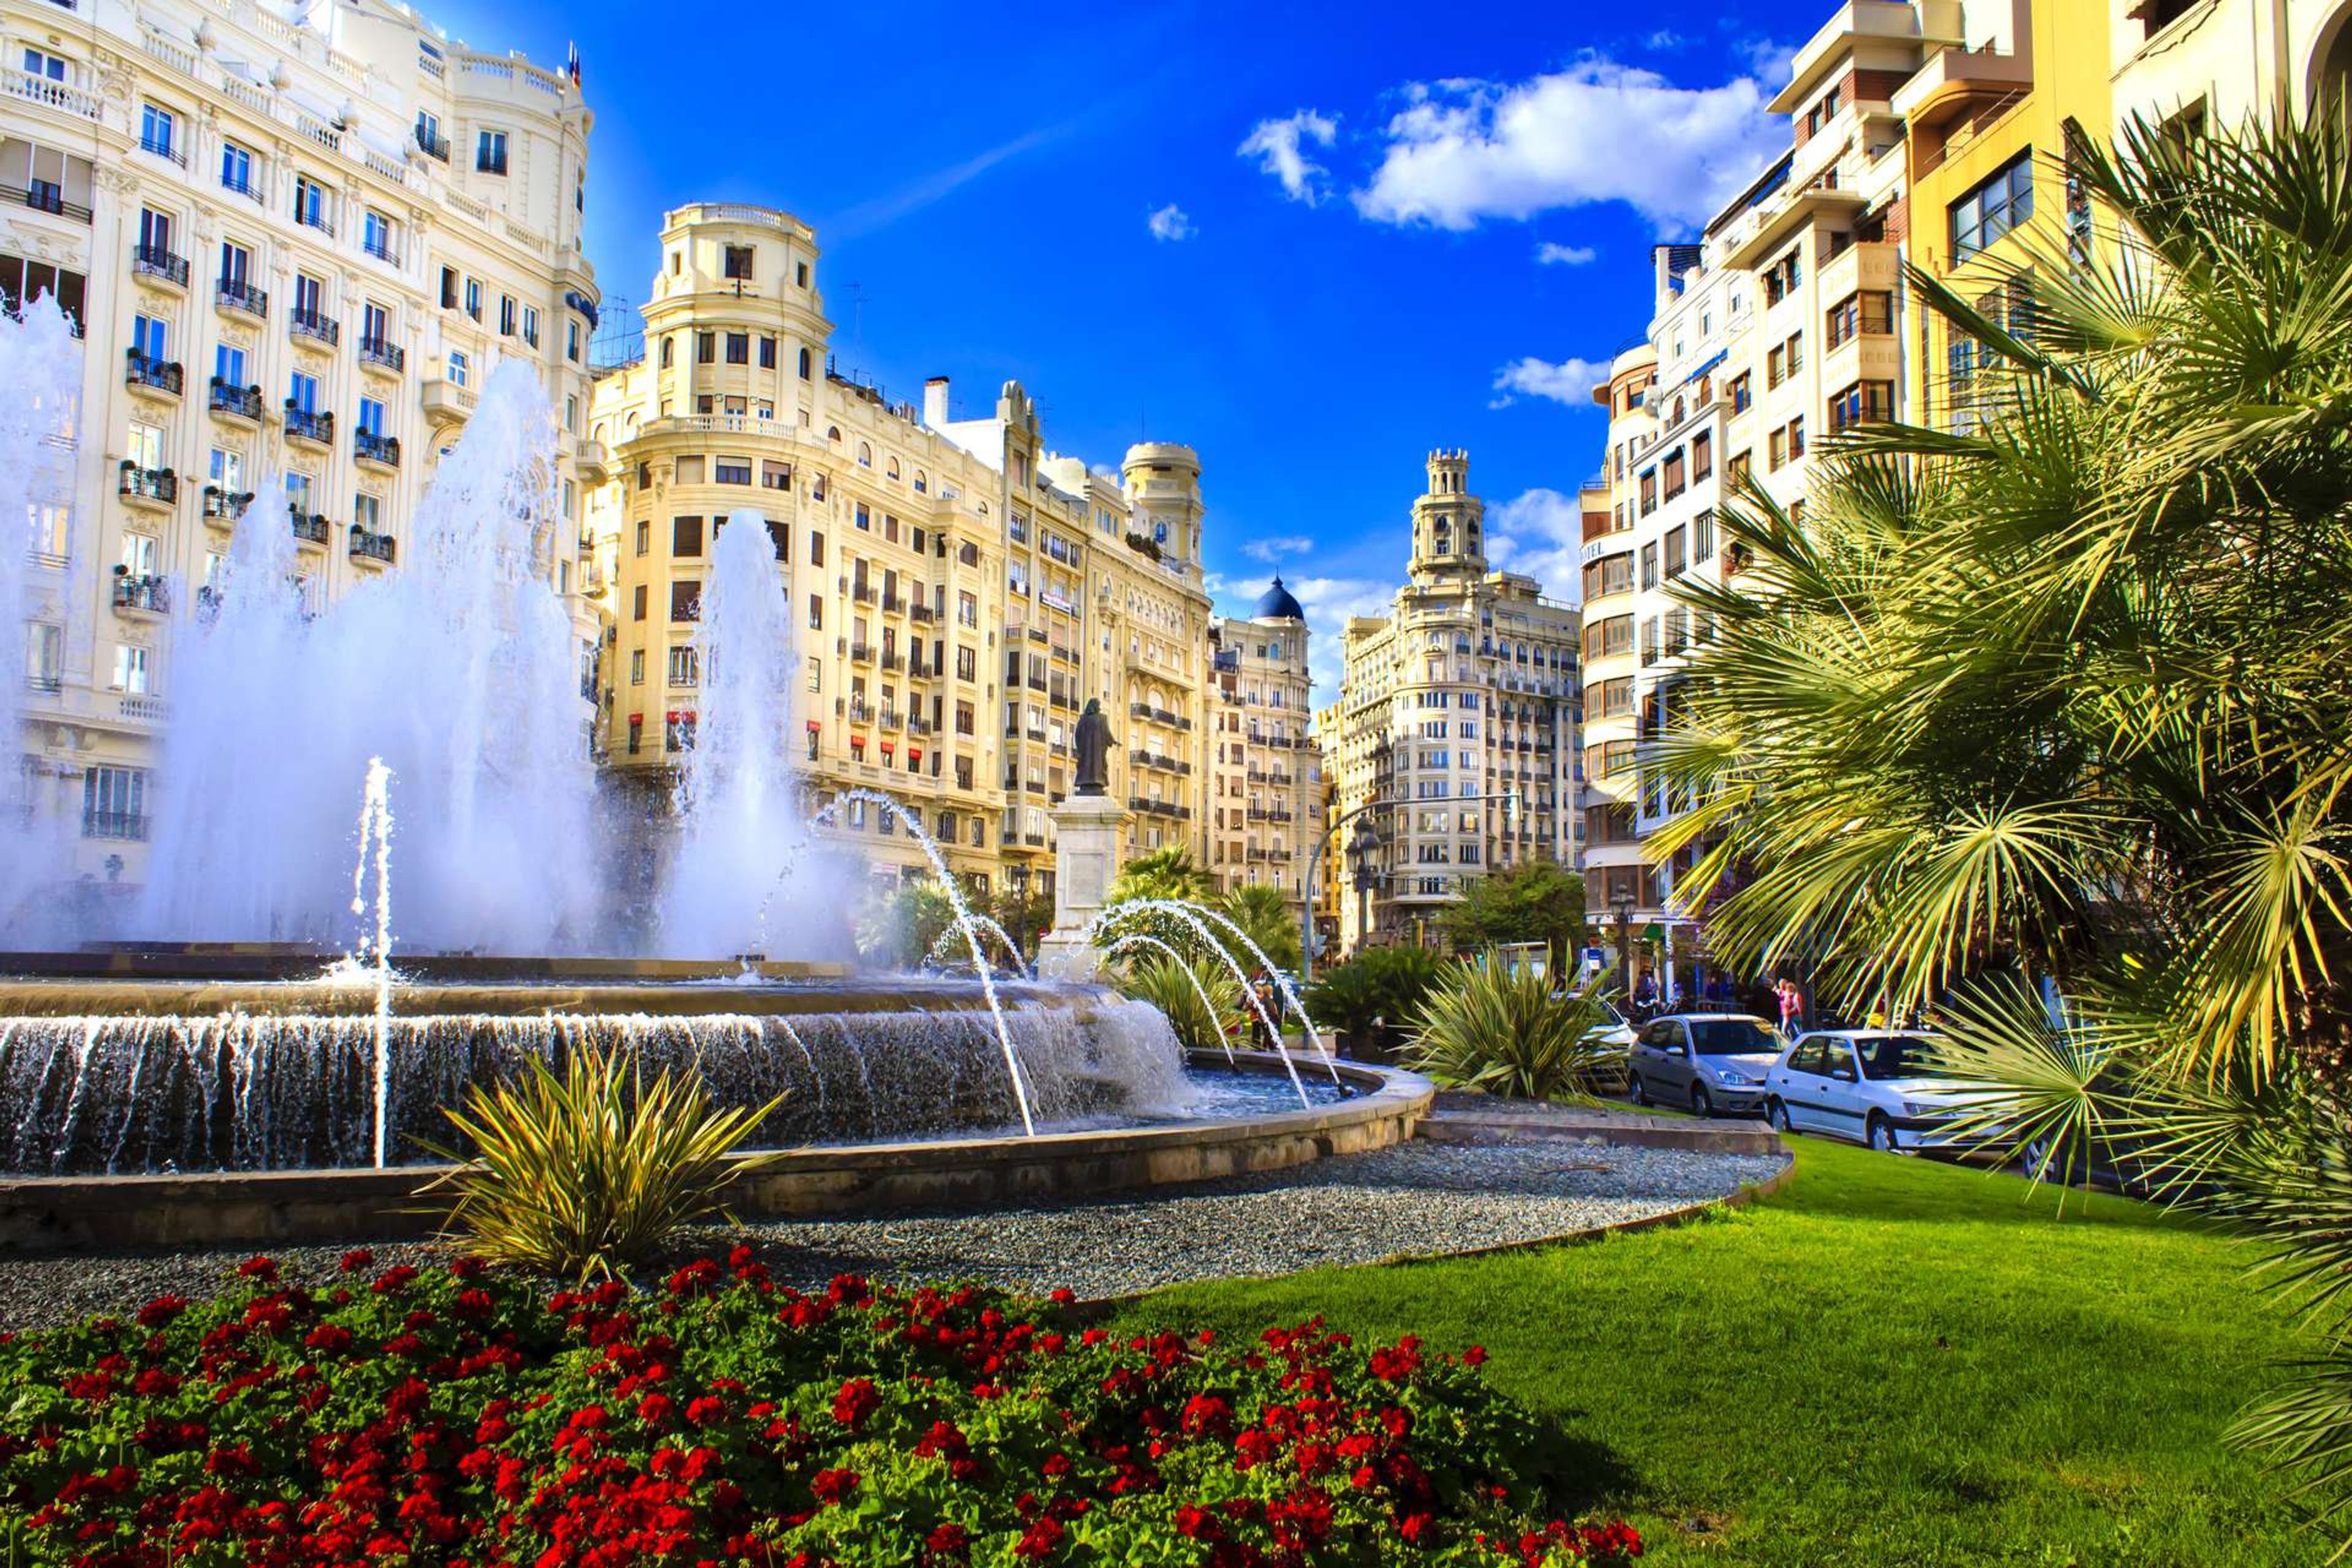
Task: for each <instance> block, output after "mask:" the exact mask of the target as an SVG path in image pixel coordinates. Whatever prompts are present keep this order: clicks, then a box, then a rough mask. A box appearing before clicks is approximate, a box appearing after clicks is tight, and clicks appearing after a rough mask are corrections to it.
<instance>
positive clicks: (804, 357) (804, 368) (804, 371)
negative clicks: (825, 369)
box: [801, 349, 811, 381]
mask: <svg viewBox="0 0 2352 1568" xmlns="http://www.w3.org/2000/svg"><path fill="white" fill-rule="evenodd" d="M810 363H811V362H810V360H809V352H808V350H806V349H803V350H801V379H802V380H803V381H806V380H807V379H808V378H809V364H810Z"/></svg>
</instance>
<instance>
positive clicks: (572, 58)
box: [564, 43, 580, 87]
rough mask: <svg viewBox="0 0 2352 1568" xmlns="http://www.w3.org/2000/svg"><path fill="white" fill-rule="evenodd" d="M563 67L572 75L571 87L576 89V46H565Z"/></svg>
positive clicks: (578, 56)
mask: <svg viewBox="0 0 2352 1568" xmlns="http://www.w3.org/2000/svg"><path fill="white" fill-rule="evenodd" d="M564 66H565V68H567V69H568V70H570V71H571V73H572V86H573V87H578V86H579V85H580V46H579V45H578V44H576V43H575V44H568V45H566V46H565V59H564Z"/></svg>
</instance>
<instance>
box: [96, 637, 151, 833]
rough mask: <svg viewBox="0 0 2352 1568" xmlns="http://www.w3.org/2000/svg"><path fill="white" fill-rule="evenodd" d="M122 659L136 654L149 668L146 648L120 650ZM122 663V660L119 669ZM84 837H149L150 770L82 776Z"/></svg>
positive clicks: (104, 770)
mask: <svg viewBox="0 0 2352 1568" xmlns="http://www.w3.org/2000/svg"><path fill="white" fill-rule="evenodd" d="M115 652H116V654H117V655H118V656H120V655H121V654H123V653H136V654H138V655H139V656H140V659H141V667H142V668H144V667H145V658H146V654H147V650H146V649H145V648H143V647H142V648H117V649H116V650H115ZM116 666H117V668H121V658H119V657H118V658H117V660H116ZM81 836H82V837H84V838H144V837H147V770H146V769H144V768H115V767H94V768H91V769H89V770H88V771H87V772H85V773H83V774H82V775H81Z"/></svg>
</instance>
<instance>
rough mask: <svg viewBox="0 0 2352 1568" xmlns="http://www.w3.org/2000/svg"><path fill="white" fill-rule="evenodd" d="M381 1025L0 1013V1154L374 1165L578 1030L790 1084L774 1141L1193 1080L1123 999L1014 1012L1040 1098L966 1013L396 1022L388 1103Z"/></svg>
mask: <svg viewBox="0 0 2352 1568" xmlns="http://www.w3.org/2000/svg"><path fill="white" fill-rule="evenodd" d="M403 991H404V994H409V995H411V996H412V997H413V995H414V988H412V987H407V986H404V987H403ZM378 1022H379V1020H378V1019H377V1017H376V1016H374V1015H373V1014H372V1013H368V1012H352V1013H347V1014H317V1013H306V1014H286V1015H269V1014H244V1013H225V1014H218V1015H213V1016H168V1015H164V1016H135V1015H121V1016H104V1017H97V1016H61V1017H10V1018H0V1168H5V1169H8V1170H15V1171H40V1172H97V1171H117V1170H120V1171H161V1170H165V1169H176V1170H183V1171H193V1170H206V1169H226V1170H275V1169H287V1168H291V1167H300V1166H363V1165H368V1164H371V1163H374V1161H375V1133H374V1129H375V1126H376V1120H377V1115H378V1111H377V1107H378V1105H379V1104H381V1106H382V1107H383V1110H382V1116H383V1128H384V1133H383V1136H384V1138H385V1141H386V1155H387V1158H388V1159H389V1160H390V1162H391V1163H401V1162H402V1161H403V1160H404V1159H413V1158H415V1157H416V1153H417V1151H416V1148H415V1140H416V1139H418V1138H420V1137H421V1138H425V1139H431V1140H434V1141H436V1142H438V1141H444V1140H446V1138H447V1136H448V1131H449V1129H448V1123H447V1121H446V1119H445V1118H444V1117H443V1116H442V1114H441V1108H442V1107H444V1106H450V1105H458V1104H462V1103H463V1102H464V1100H465V1096H466V1094H467V1091H468V1090H469V1089H471V1088H472V1087H474V1086H475V1085H477V1084H483V1083H488V1082H490V1081H492V1080H494V1079H502V1080H505V1081H509V1082H510V1081H513V1080H514V1079H516V1078H518V1077H520V1075H521V1074H522V1073H523V1072H524V1071H525V1070H526V1069H527V1064H528V1063H529V1062H530V1061H531V1060H534V1059H535V1060H539V1061H544V1062H546V1063H548V1064H549V1065H550V1066H551V1067H555V1068H561V1066H562V1061H563V1060H564V1057H565V1053H567V1052H568V1051H571V1050H572V1049H575V1048H577V1047H579V1046H581V1045H583V1044H593V1045H595V1046H597V1047H601V1048H604V1049H605V1050H608V1051H610V1050H619V1051H626V1052H629V1053H631V1054H632V1055H633V1056H634V1057H635V1059H637V1060H638V1061H640V1062H642V1063H643V1064H644V1066H645V1068H646V1071H647V1072H649V1073H650V1072H656V1071H659V1070H661V1069H662V1068H665V1067H668V1068H676V1069H677V1070H678V1071H680V1072H682V1073H688V1074H698V1075H699V1076H700V1077H701V1079H702V1080H703V1081H704V1082H705V1083H707V1084H708V1085H709V1088H710V1090H711V1092H712V1094H713V1096H714V1098H716V1099H718V1100H721V1101H722V1102H724V1103H727V1104H730V1105H758V1104H760V1103H761V1102H762V1101H764V1100H767V1099H768V1098H769V1097H770V1096H772V1095H775V1094H778V1093H782V1094H784V1095H785V1097H786V1098H785V1100H784V1102H783V1104H782V1106H781V1107H779V1108H778V1109H777V1110H776V1111H775V1112H774V1113H773V1114H772V1116H771V1117H770V1118H769V1119H768V1120H767V1121H765V1122H763V1123H762V1124H761V1128H760V1130H759V1132H758V1134H757V1136H756V1138H755V1139H754V1142H756V1143H758V1144H761V1145H766V1146H790V1145H793V1144H799V1143H805V1142H859V1141H864V1140H868V1139H898V1138H906V1137H922V1136H940V1135H945V1134H950V1133H956V1132H965V1131H973V1130H988V1129H997V1128H1003V1127H1006V1126H1007V1125H1008V1124H1010V1123H1013V1121H1016V1119H1022V1120H1021V1125H1022V1126H1023V1127H1024V1130H1027V1129H1029V1128H1031V1127H1032V1126H1033V1125H1034V1124H1033V1123H1031V1122H1030V1121H1026V1120H1025V1117H1026V1116H1027V1115H1028V1114H1029V1113H1030V1112H1031V1110H1032V1109H1033V1106H1034V1114H1035V1116H1036V1117H1037V1118H1039V1119H1041V1120H1043V1121H1046V1122H1047V1123H1048V1124H1050V1125H1058V1126H1072V1127H1075V1126H1087V1125H1098V1124H1102V1123H1104V1122H1107V1121H1112V1120H1119V1121H1132V1120H1136V1119H1139V1118H1142V1119H1153V1118H1172V1117H1180V1116H1183V1115H1185V1114H1187V1113H1188V1112H1189V1111H1190V1110H1192V1102H1193V1099H1194V1095H1195V1089H1194V1087H1193V1086H1192V1083H1191V1081H1190V1080H1189V1079H1186V1078H1185V1076H1184V1072H1183V1065H1182V1061H1183V1053H1182V1051H1181V1049H1180V1048H1179V1047H1178V1046H1177V1043H1176V1037H1175V1035H1174V1034H1173V1032H1172V1031H1171V1029H1170V1028H1169V1026H1168V1020H1167V1019H1166V1018H1165V1017H1164V1016H1161V1015H1160V1013H1159V1012H1158V1011H1157V1010H1156V1009H1154V1008H1151V1007H1149V1006H1146V1005H1143V1004H1141V1003H1135V1002H1127V1001H1123V1000H1120V999H1118V998H1115V997H1108V996H1089V997H1087V998H1086V999H1084V1000H1081V1001H1074V1002H1071V1003H1069V1004H1067V1005H1044V1004H1038V1003H1031V1004H1026V1005H1010V1006H1007V1007H1006V1008H1005V1009H1004V1012H1003V1016H1002V1023H1003V1026H1004V1027H1006V1028H1007V1029H1008V1030H1009V1031H1010V1037H1011V1038H1012V1039H1013V1040H1015V1041H1017V1042H1018V1044H1019V1047H1020V1051H1021V1055H1022V1057H1023V1058H1024V1060H1026V1061H1027V1062H1028V1063H1030V1064H1031V1071H1030V1072H1029V1073H1028V1074H1026V1075H1024V1079H1023V1095H1024V1098H1016V1097H1015V1095H1014V1094H1013V1086H1012V1085H1011V1084H1010V1083H1009V1082H1008V1080H1007V1079H1006V1077H1005V1074H1004V1069H1003V1063H1002V1061H1001V1059H1000V1058H999V1049H1000V1036H999V1033H998V1027H997V1025H998V1022H999V1020H996V1019H992V1018H991V1017H990V1016H989V1015H987V1014H984V1013H982V1012H979V1011H976V1010H972V1009H969V1008H962V1009H954V1010H948V1011H938V1012H926V1011H908V1012H899V1013H869V1012H860V1013H805V1014H799V1015H794V1016H782V1015H751V1014H745V1013H709V1014H695V1015H677V1016H650V1015H646V1014H642V1013H639V1014H612V1013H596V1014H567V1013H560V1012H553V1013H551V1012H542V1013H537V1014H516V1015H508V1014H498V1015H493V1014H478V1013H476V1014H466V1013H446V1014H435V1015H417V1016H394V1017H393V1018H391V1020H390V1026H389V1029H388V1031H387V1033H386V1036H385V1037H386V1039H387V1041H388V1052H387V1059H388V1061H389V1062H390V1071H389V1072H388V1073H387V1075H386V1077H385V1079H384V1088H385V1090H386V1092H385V1093H384V1094H383V1097H382V1099H381V1100H379V1097H378V1093H377V1089H378V1085H377V1082H376V1081H375V1078H374V1075H373V1073H372V1072H370V1071H369V1070H368V1063H369V1059H370V1057H371V1055H372V1053H373V1048H374V1043H375V1040H376V1038H377V1026H378Z"/></svg>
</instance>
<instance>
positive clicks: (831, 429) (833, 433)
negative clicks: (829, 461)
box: [824, 425, 841, 446]
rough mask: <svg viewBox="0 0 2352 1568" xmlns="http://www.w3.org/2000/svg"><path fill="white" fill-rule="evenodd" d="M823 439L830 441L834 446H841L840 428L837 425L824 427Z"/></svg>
mask: <svg viewBox="0 0 2352 1568" xmlns="http://www.w3.org/2000/svg"><path fill="white" fill-rule="evenodd" d="M824 438H825V439H826V440H828V441H831V442H832V443H834V444H835V446H839V445H840V444H841V426H838V425H828V426H825V427H824Z"/></svg>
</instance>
